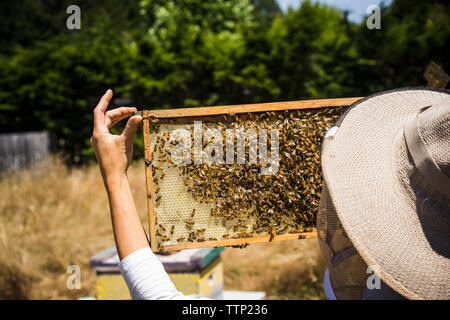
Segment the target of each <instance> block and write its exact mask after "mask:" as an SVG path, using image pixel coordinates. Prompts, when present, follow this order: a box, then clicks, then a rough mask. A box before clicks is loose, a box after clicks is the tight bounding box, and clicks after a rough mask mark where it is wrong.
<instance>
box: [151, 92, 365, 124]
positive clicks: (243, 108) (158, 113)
mask: <svg viewBox="0 0 450 320" xmlns="http://www.w3.org/2000/svg"><path fill="white" fill-rule="evenodd" d="M360 99H362V98H361V97H359V98H338V99H320V100H302V101H284V102H270V103H258V104H242V105H232V106H216V107H199V108H184V109H183V108H181V109H163V110H143V113H142V117H143V118H144V119H146V118H157V119H170V118H186V117H205V116H217V115H227V114H237V113H248V112H267V111H284V110H298V109H316V108H325V107H341V106H349V105H351V104H353V103H354V102H356V101H358V100H360Z"/></svg>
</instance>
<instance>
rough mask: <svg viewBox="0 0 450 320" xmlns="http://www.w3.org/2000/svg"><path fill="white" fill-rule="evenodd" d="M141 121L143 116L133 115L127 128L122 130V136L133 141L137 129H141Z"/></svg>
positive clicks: (129, 141)
mask: <svg viewBox="0 0 450 320" xmlns="http://www.w3.org/2000/svg"><path fill="white" fill-rule="evenodd" d="M141 121H142V117H141V116H133V117H131V118H130V119H129V120H128V122H127V125H126V127H125V130H123V132H122V136H123V137H124V138H125V140H126V141H127V142H128V143H132V142H133V139H134V135H135V134H136V131H137V130H138V129H139V124H140V123H141Z"/></svg>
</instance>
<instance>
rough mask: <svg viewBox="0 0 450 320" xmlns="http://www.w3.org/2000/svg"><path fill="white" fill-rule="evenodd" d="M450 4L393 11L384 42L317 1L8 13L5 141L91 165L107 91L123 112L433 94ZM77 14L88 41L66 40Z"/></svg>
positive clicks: (39, 4)
mask: <svg viewBox="0 0 450 320" xmlns="http://www.w3.org/2000/svg"><path fill="white" fill-rule="evenodd" d="M446 2H447V1H444V0H430V1H419V0H413V1H411V0H408V1H406V0H395V1H393V3H392V5H391V6H389V7H383V8H382V18H381V21H382V29H381V30H368V29H367V28H366V25H365V21H363V22H361V24H355V23H352V22H350V21H348V20H347V18H346V14H345V13H342V12H340V11H338V10H337V9H334V8H331V7H328V6H326V5H320V4H317V3H314V2H310V1H304V2H303V3H302V4H301V6H300V7H299V8H298V9H296V10H289V11H288V12H286V13H282V12H281V11H280V9H279V7H278V5H277V3H276V1H275V0H190V1H183V0H168V1H166V0H141V1H137V0H132V1H121V0H105V1H90V0H78V1H74V0H62V1H53V0H24V1H20V2H17V1H15V2H14V1H12V2H11V1H9V2H5V3H2V10H1V11H0V131H1V132H11V131H14V132H15V131H30V130H43V129H45V130H49V131H51V132H52V133H53V135H54V137H55V140H56V141H57V143H58V148H59V149H60V150H61V151H64V152H65V154H66V155H67V156H68V157H67V159H68V161H69V162H71V163H85V162H86V161H89V160H91V159H93V154H92V150H91V149H90V147H89V143H88V138H89V136H90V133H91V123H92V114H91V110H92V108H93V106H95V104H96V102H97V100H98V98H99V97H100V96H101V94H102V93H103V92H104V91H105V90H106V89H107V88H113V89H114V91H115V94H116V98H118V99H116V100H115V101H114V102H113V105H119V104H129V105H135V106H138V107H139V108H169V107H192V106H201V105H223V104H234V103H239V104H241V103H254V102H269V101H277V100H278V101H280V100H294V99H310V98H332V97H348V96H364V95H368V94H371V93H374V92H377V91H380V90H386V89H390V88H395V87H402V86H410V85H421V84H425V82H424V79H423V76H422V74H423V71H424V68H425V66H426V64H427V63H428V62H429V61H430V60H435V61H436V62H437V63H438V64H440V65H441V66H443V67H444V69H447V70H449V68H450V63H449V60H448V53H449V52H450V47H449V39H450V25H449V24H448V21H449V18H450V6H448V4H447V3H446ZM70 4H77V5H79V6H80V8H81V16H82V25H81V30H73V31H70V30H68V29H67V28H66V19H67V17H68V15H67V14H66V8H67V6H68V5H70ZM137 142H138V143H140V144H141V143H142V142H141V140H140V139H138V140H137ZM136 151H137V152H140V151H142V148H140V147H138V148H136Z"/></svg>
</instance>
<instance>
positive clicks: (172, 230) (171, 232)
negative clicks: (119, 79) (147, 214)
mask: <svg viewBox="0 0 450 320" xmlns="http://www.w3.org/2000/svg"><path fill="white" fill-rule="evenodd" d="M174 231H175V226H172V228H170V234H173V233H174Z"/></svg>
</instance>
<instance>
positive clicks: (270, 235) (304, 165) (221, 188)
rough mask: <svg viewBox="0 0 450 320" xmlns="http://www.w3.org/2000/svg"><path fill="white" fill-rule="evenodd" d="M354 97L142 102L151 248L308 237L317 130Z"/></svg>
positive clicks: (315, 199)
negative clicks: (156, 106)
mask: <svg viewBox="0 0 450 320" xmlns="http://www.w3.org/2000/svg"><path fill="white" fill-rule="evenodd" d="M358 99H359V98H345V99H327V100H310V101H290V102H279V103H266V104H254V105H237V106H221V107H203V108H186V109H172V110H147V111H143V113H142V115H143V119H144V121H143V130H144V143H145V163H146V179H147V198H148V211H149V223H150V225H149V230H150V240H151V241H150V242H151V247H152V250H153V251H170V250H180V249H186V248H205V247H216V246H241V247H242V246H245V245H247V244H249V243H255V242H266V241H278V240H291V239H303V238H309V237H315V236H316V233H315V230H314V225H315V216H316V212H317V209H318V205H319V198H320V190H321V182H322V179H321V168H320V151H321V143H322V140H323V136H324V135H325V133H326V131H327V129H328V128H329V127H331V125H332V124H333V123H334V122H335V121H336V120H337V118H338V117H339V115H340V114H341V113H342V112H343V110H344V109H345V107H346V106H349V105H350V104H352V103H354V102H355V101H357V100H358Z"/></svg>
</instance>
